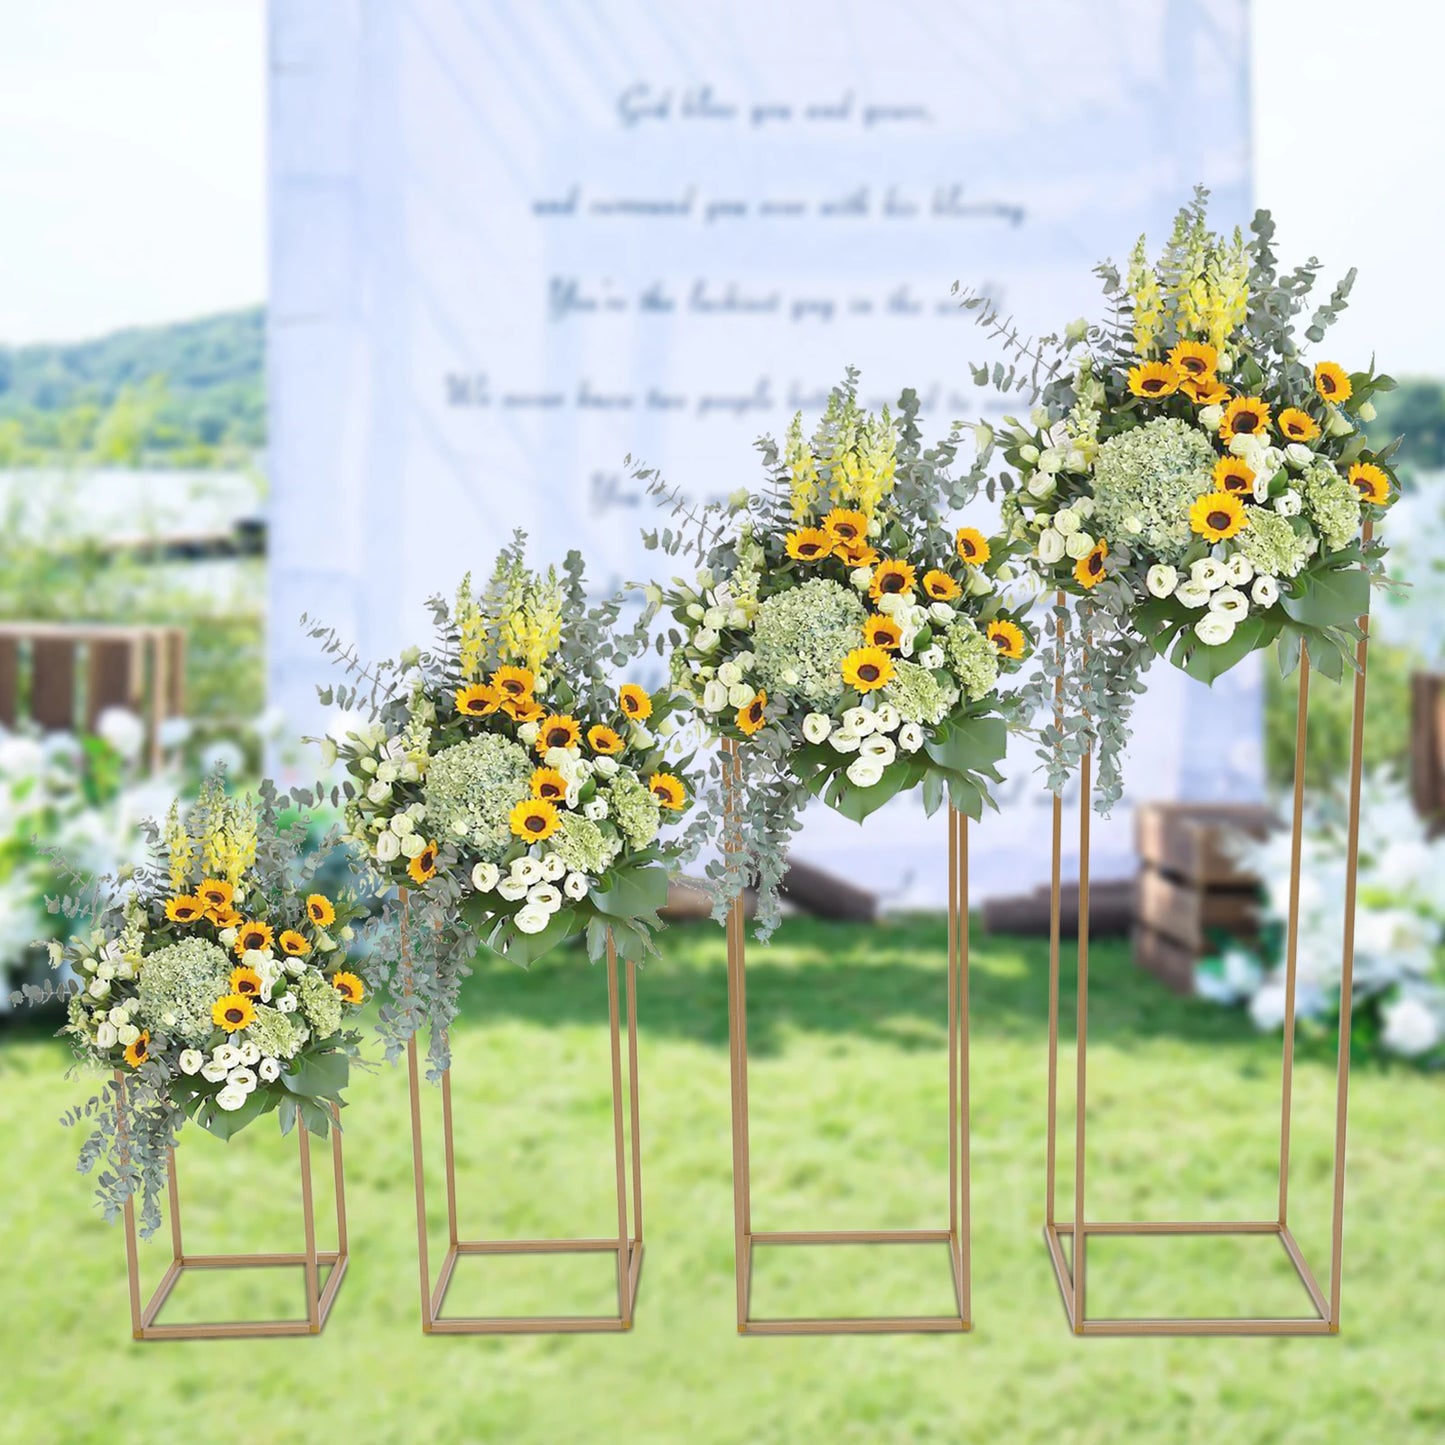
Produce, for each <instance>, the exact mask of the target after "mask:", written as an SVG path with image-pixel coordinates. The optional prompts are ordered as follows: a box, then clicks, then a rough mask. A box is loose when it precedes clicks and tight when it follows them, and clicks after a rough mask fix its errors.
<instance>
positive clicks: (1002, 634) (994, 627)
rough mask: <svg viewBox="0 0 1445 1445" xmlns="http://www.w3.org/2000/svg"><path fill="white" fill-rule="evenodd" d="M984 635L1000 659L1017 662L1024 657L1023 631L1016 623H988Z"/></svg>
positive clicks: (1001, 621)
mask: <svg viewBox="0 0 1445 1445" xmlns="http://www.w3.org/2000/svg"><path fill="white" fill-rule="evenodd" d="M985 634H986V635H987V637H988V640H989V641H990V642H991V643H993V645H994V647H995V649H996V650H997V652H998V655H999V656H1000V657H1007V658H1009V659H1011V660H1013V661H1017V660H1018V659H1019V658H1020V657H1022V656H1023V655H1024V650H1025V642H1024V631H1023V628H1022V627H1020V626H1019V625H1018V624H1017V623H1016V622H1005V621H1003V620H1000V621H998V622H990V623H989V624H988V627H987V628H986V629H985Z"/></svg>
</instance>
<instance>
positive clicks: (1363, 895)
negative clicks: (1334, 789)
mask: <svg viewBox="0 0 1445 1445" xmlns="http://www.w3.org/2000/svg"><path fill="white" fill-rule="evenodd" d="M1235 851H1236V855H1237V857H1238V859H1239V861H1240V863H1241V865H1242V866H1243V867H1244V868H1246V869H1248V870H1249V871H1250V872H1251V873H1254V874H1255V875H1257V876H1258V877H1259V878H1260V879H1261V880H1262V883H1263V901H1262V906H1261V921H1262V924H1263V929H1262V936H1263V938H1264V943H1263V944H1262V945H1261V946H1260V947H1259V948H1257V949H1256V948H1250V947H1246V946H1244V945H1241V944H1233V945H1231V946H1229V947H1228V948H1225V949H1223V950H1221V951H1220V952H1219V953H1218V954H1217V955H1215V956H1214V957H1212V958H1210V959H1207V960H1206V961H1205V962H1204V963H1202V964H1201V965H1200V967H1199V969H1198V972H1197V974H1196V978H1195V987H1196V991H1197V992H1198V993H1200V994H1201V995H1203V996H1204V997H1206V998H1211V999H1214V1000H1216V1001H1218V1002H1221V1003H1232V1004H1239V1003H1243V1004H1246V1005H1247V1006H1248V1008H1249V1013H1250V1017H1251V1018H1252V1019H1253V1020H1254V1022H1255V1024H1256V1025H1257V1026H1258V1027H1259V1028H1261V1029H1266V1030H1272V1029H1278V1028H1280V1027H1281V1025H1282V1024H1283V1021H1284V987H1285V982H1284V948H1285V930H1286V927H1287V925H1288V920H1289V879H1290V833H1289V827H1288V822H1287V820H1286V821H1285V822H1284V823H1283V824H1282V826H1281V827H1280V828H1278V829H1277V830H1276V831H1275V832H1273V833H1272V834H1271V835H1270V836H1269V837H1268V838H1267V839H1265V840H1264V841H1262V842H1255V841H1253V840H1241V841H1240V843H1239V844H1238V846H1237V848H1236V850H1235ZM1345 863H1346V851H1345V808H1344V803H1343V801H1342V800H1340V799H1337V798H1334V799H1329V800H1327V801H1321V802H1319V803H1317V804H1316V805H1315V806H1314V807H1313V808H1312V809H1311V810H1310V812H1309V814H1308V815H1307V822H1306V828H1305V832H1304V837H1303V852H1302V867H1301V874H1300V931H1299V948H1298V952H1297V954H1296V959H1297V962H1296V968H1295V1012H1296V1017H1297V1019H1298V1020H1299V1024H1300V1027H1301V1029H1302V1030H1304V1031H1306V1032H1308V1033H1319V1034H1325V1033H1329V1032H1331V1031H1332V1030H1333V1028H1334V1026H1335V1024H1336V1023H1337V1021H1338V1018H1339V1005H1340V976H1341V975H1340V970H1341V957H1342V947H1343V937H1344V915H1345V875H1346V867H1345ZM1358 890H1359V893H1358V903H1357V905H1356V909H1355V964H1354V1000H1353V1003H1354V1013H1353V1020H1352V1022H1353V1030H1354V1038H1355V1040H1356V1043H1357V1045H1358V1044H1362V1043H1363V1044H1366V1045H1369V1044H1374V1045H1375V1046H1377V1047H1378V1048H1379V1049H1380V1050H1382V1051H1383V1052H1385V1053H1387V1054H1392V1055H1396V1056H1398V1057H1401V1058H1407V1059H1411V1060H1413V1061H1415V1062H1417V1063H1420V1064H1422V1065H1425V1066H1429V1067H1436V1068H1438V1067H1441V1066H1445V838H1432V837H1431V836H1430V834H1429V832H1428V830H1427V829H1426V827H1425V825H1424V824H1423V823H1422V822H1421V820H1420V817H1419V815H1418V814H1417V813H1416V812H1415V809H1414V808H1413V806H1412V805H1411V803H1410V799H1409V797H1408V796H1407V793H1406V790H1405V789H1404V788H1403V787H1402V786H1401V785H1400V784H1399V782H1398V781H1397V780H1395V779H1394V778H1392V777H1389V776H1387V775H1384V774H1380V775H1376V776H1373V777H1370V778H1368V779H1367V780H1366V783H1365V788H1364V799H1363V803H1362V808H1361V833H1360V863H1359V880H1358Z"/></svg>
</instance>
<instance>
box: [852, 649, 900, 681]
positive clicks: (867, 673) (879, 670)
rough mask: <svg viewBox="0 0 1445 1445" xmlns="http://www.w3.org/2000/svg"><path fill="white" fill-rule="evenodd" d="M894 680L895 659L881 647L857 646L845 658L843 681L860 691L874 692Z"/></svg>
mask: <svg viewBox="0 0 1445 1445" xmlns="http://www.w3.org/2000/svg"><path fill="white" fill-rule="evenodd" d="M892 680H893V659H892V658H890V657H889V656H888V654H887V653H886V652H884V651H883V649H882V648H881V647H855V648H854V649H853V651H852V652H850V653H849V654H848V656H847V657H845V658H844V659H843V681H844V682H846V683H847V684H848V686H849V687H856V688H857V689H858V691H859V692H873V691H874V690H875V689H876V688H880V687H884V686H886V685H887V684H888V683H889V682H891V681H892Z"/></svg>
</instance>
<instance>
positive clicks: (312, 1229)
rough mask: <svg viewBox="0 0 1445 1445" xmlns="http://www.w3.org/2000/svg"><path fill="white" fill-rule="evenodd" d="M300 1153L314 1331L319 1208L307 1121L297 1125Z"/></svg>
mask: <svg viewBox="0 0 1445 1445" xmlns="http://www.w3.org/2000/svg"><path fill="white" fill-rule="evenodd" d="M296 1137H297V1139H298V1140H299V1141H300V1153H301V1220H302V1229H303V1233H304V1236H305V1240H306V1320H307V1323H308V1324H309V1325H310V1326H311V1333H312V1334H313V1335H314V1334H317V1333H319V1332H320V1329H321V1310H320V1299H321V1280H320V1276H319V1274H318V1271H317V1268H316V1211H315V1208H314V1207H313V1201H312V1197H311V1131H310V1130H309V1129H307V1127H306V1125H305V1123H304V1121H303V1122H302V1123H301V1124H299V1125H298V1127H297V1129H296Z"/></svg>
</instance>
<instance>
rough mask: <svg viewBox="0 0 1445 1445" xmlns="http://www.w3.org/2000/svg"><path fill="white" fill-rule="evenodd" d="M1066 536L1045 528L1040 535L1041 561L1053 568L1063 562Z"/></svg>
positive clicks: (1050, 528)
mask: <svg viewBox="0 0 1445 1445" xmlns="http://www.w3.org/2000/svg"><path fill="white" fill-rule="evenodd" d="M1063 556H1064V534H1063V533H1062V532H1058V531H1055V530H1054V528H1052V527H1045V528H1044V530H1043V531H1042V532H1040V533H1039V561H1040V562H1043V563H1046V564H1048V565H1049V566H1052V565H1053V564H1054V563H1055V562H1060V561H1062V560H1063Z"/></svg>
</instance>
